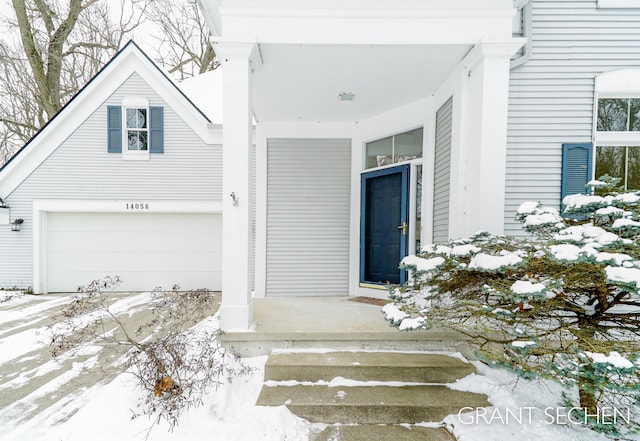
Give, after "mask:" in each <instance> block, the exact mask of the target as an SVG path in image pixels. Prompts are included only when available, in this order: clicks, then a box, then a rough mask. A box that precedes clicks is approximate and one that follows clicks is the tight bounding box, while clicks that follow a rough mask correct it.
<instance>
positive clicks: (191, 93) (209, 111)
mask: <svg viewBox="0 0 640 441" xmlns="http://www.w3.org/2000/svg"><path fill="white" fill-rule="evenodd" d="M178 87H179V88H180V90H182V93H184V94H185V95H186V96H187V97H188V98H189V99H190V100H191V102H193V103H194V104H195V105H196V107H198V108H199V109H200V110H201V111H202V112H203V113H204V114H205V115H207V117H208V118H209V120H211V122H212V123H214V124H222V69H215V70H211V71H209V72H205V73H203V74H201V75H197V76H195V77H191V78H188V79H186V80H183V81H181V82H179V83H178Z"/></svg>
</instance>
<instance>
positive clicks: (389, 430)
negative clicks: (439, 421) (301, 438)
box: [309, 424, 455, 441]
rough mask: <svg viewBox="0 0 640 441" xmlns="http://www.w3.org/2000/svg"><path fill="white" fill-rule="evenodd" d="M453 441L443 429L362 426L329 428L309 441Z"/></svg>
mask: <svg viewBox="0 0 640 441" xmlns="http://www.w3.org/2000/svg"><path fill="white" fill-rule="evenodd" d="M336 440H340V441H378V440H380V441H389V440H393V441H454V440H455V438H453V436H452V435H451V434H450V433H449V432H447V430H446V429H444V428H427V427H418V426H409V427H406V426H397V425H379V424H375V425H374V424H363V425H354V426H343V425H337V426H329V427H327V428H326V429H324V430H323V431H322V432H320V433H317V434H311V435H310V436H309V441H336Z"/></svg>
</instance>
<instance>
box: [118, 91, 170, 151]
mask: <svg viewBox="0 0 640 441" xmlns="http://www.w3.org/2000/svg"><path fill="white" fill-rule="evenodd" d="M107 132H108V135H107V140H108V147H107V151H108V152H109V153H122V156H123V159H141V160H145V159H146V160H148V159H149V153H164V109H163V108H162V107H158V106H155V107H153V106H151V107H149V104H148V100H147V99H146V98H135V97H134V98H127V99H125V100H123V105H122V106H107Z"/></svg>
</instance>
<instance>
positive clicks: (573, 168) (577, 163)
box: [560, 142, 593, 204]
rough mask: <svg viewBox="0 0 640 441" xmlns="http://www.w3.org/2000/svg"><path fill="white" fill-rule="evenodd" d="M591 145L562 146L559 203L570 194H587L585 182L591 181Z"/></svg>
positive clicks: (572, 144)
mask: <svg viewBox="0 0 640 441" xmlns="http://www.w3.org/2000/svg"><path fill="white" fill-rule="evenodd" d="M592 156H593V144H592V143H590V142H586V143H571V144H562V183H561V185H560V203H561V204H562V199H564V197H565V196H567V195H570V194H578V193H581V194H587V192H588V191H589V189H588V188H587V187H586V185H587V182H589V181H590V180H591V169H592V167H591V164H592Z"/></svg>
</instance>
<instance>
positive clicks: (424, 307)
mask: <svg viewBox="0 0 640 441" xmlns="http://www.w3.org/2000/svg"><path fill="white" fill-rule="evenodd" d="M590 184H591V185H593V186H595V187H596V188H597V189H598V193H599V194H603V193H605V192H606V191H607V189H611V188H613V187H614V185H615V182H612V181H611V180H606V181H593V182H591V183H590ZM563 204H564V205H565V206H566V209H565V211H564V212H563V214H562V215H560V213H559V212H558V210H556V209H553V208H549V207H542V206H541V205H540V204H539V203H535V202H527V203H524V204H522V205H521V206H520V208H519V210H518V214H517V216H518V219H519V220H521V221H522V223H523V226H524V228H525V229H526V230H527V231H529V232H530V233H532V235H531V236H529V237H527V238H513V237H496V236H492V235H489V234H487V233H478V234H476V235H474V236H472V237H470V238H467V239H463V240H457V241H453V242H451V243H449V244H448V245H429V246H427V247H425V248H423V250H422V252H421V253H420V254H419V255H418V256H409V257H407V258H406V259H404V260H403V262H402V264H401V265H402V266H404V267H405V268H406V269H407V270H408V271H409V272H410V274H411V276H412V277H411V278H410V282H409V283H407V284H406V286H402V287H395V288H394V289H393V291H392V292H391V298H392V299H393V300H394V303H390V304H389V305H387V306H386V307H385V309H384V312H385V314H386V316H387V318H388V319H389V320H390V321H391V322H392V323H393V324H394V325H396V326H398V327H399V328H400V329H415V328H428V327H450V328H453V329H455V330H457V331H459V332H462V333H464V334H466V335H468V336H472V337H473V338H474V339H475V340H476V341H477V343H478V355H479V357H480V358H481V359H482V360H485V361H486V362H488V363H490V364H493V365H497V366H502V367H506V368H509V369H511V370H513V371H515V372H517V373H518V374H520V375H521V376H523V377H525V378H535V377H542V378H550V379H553V380H555V381H557V382H559V383H561V384H564V385H566V386H567V391H568V393H567V400H569V401H570V400H573V401H576V402H575V403H573V404H572V406H574V405H576V406H579V407H580V409H582V411H583V412H584V414H585V418H587V419H588V420H589V421H591V423H592V424H591V425H592V427H594V428H596V429H600V430H609V431H614V432H617V431H619V430H633V429H637V428H638V417H640V414H638V408H639V407H638V406H639V405H640V355H639V354H640V293H639V289H640V244H639V243H638V240H639V239H640V192H627V193H610V194H607V195H606V196H601V195H587V196H585V195H572V196H567V197H566V198H565V199H564V201H563ZM572 391H573V394H574V395H572ZM569 401H568V404H569ZM604 408H607V409H614V408H615V409H617V410H619V411H621V412H622V411H625V412H626V411H627V410H630V414H631V415H632V417H633V418H631V421H630V423H629V424H626V421H625V420H624V419H620V418H618V419H617V422H618V423H622V424H618V425H615V424H609V421H606V419H605V420H604V421H603V418H602V415H603V412H602V409H604Z"/></svg>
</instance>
